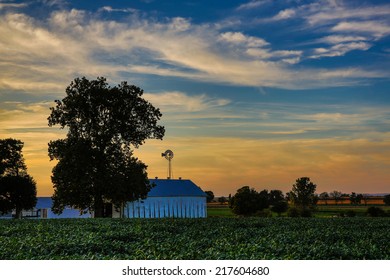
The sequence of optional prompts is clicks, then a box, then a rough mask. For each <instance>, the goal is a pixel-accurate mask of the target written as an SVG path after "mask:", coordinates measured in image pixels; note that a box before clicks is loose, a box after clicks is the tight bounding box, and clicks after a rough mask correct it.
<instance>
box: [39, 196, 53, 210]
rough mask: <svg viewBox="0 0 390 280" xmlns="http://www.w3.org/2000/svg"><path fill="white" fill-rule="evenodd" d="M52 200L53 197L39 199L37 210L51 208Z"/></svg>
mask: <svg viewBox="0 0 390 280" xmlns="http://www.w3.org/2000/svg"><path fill="white" fill-rule="evenodd" d="M51 206H52V200H51V197H37V205H36V206H35V208H37V209H43V208H51Z"/></svg>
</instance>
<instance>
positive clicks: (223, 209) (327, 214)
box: [207, 203, 390, 218]
mask: <svg viewBox="0 0 390 280" xmlns="http://www.w3.org/2000/svg"><path fill="white" fill-rule="evenodd" d="M370 206H371V205H368V206H364V205H351V204H345V205H317V207H316V209H315V210H314V211H313V216H314V217H321V218H331V217H335V216H343V215H345V214H346V213H347V212H348V211H353V212H354V214H355V215H356V216H357V217H365V216H366V211H367V209H368V208H369V207H370ZM376 206H377V207H380V208H381V209H383V210H384V211H385V212H388V213H390V206H385V205H376ZM207 215H208V217H235V215H234V214H233V213H232V211H231V209H230V208H229V207H228V205H227V204H225V205H220V204H219V203H213V204H208V208H207ZM272 215H273V216H274V217H276V216H277V215H276V214H275V213H272ZM282 216H286V213H283V214H282Z"/></svg>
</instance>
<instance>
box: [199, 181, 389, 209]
mask: <svg viewBox="0 0 390 280" xmlns="http://www.w3.org/2000/svg"><path fill="white" fill-rule="evenodd" d="M316 187H317V185H316V184H314V183H313V182H311V181H310V178H308V177H301V178H298V179H297V180H296V181H295V184H293V186H292V189H291V191H289V192H287V193H286V194H283V192H282V191H281V190H270V191H268V190H267V189H264V190H262V191H256V190H255V189H254V188H251V187H249V186H244V187H242V188H240V189H238V190H237V192H236V194H235V195H233V196H231V195H229V199H228V200H227V199H225V198H224V197H222V198H223V199H224V200H223V201H227V202H228V204H229V207H230V208H231V209H232V212H233V213H234V214H237V215H241V216H271V215H272V213H271V212H275V213H277V214H278V216H280V215H281V214H282V213H284V212H287V216H289V217H299V216H301V217H310V216H312V213H313V211H314V210H315V207H316V205H317V203H318V201H320V200H330V199H334V200H335V201H336V203H337V202H339V201H341V200H343V199H344V200H345V199H348V200H349V201H350V204H351V205H360V204H361V203H362V201H365V203H367V202H366V201H367V199H368V196H367V195H363V194H357V193H355V192H352V193H351V194H343V193H341V192H339V191H333V192H331V193H327V192H324V193H321V194H317V193H316V192H315V191H316ZM206 194H207V195H208V201H211V200H212V199H213V198H214V195H213V193H212V192H211V191H208V192H206ZM218 200H221V198H219V199H218ZM223 201H220V202H221V203H223ZM383 202H384V203H385V204H386V205H390V195H386V196H385V197H384V199H383ZM377 208H378V207H370V208H369V209H368V210H367V215H369V216H383V215H384V211H383V210H382V209H380V208H379V210H378V209H377ZM382 214H383V215H382Z"/></svg>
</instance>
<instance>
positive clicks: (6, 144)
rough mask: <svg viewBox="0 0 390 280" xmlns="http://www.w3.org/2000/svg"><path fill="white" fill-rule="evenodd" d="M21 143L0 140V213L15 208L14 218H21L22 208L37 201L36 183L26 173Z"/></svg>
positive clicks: (26, 207)
mask: <svg viewBox="0 0 390 280" xmlns="http://www.w3.org/2000/svg"><path fill="white" fill-rule="evenodd" d="M23 145H24V143H23V142H22V141H20V140H16V139H11V138H9V139H3V140H0V213H2V214H6V213H9V212H11V211H12V210H15V212H16V214H15V218H21V214H22V210H23V209H25V210H28V209H31V208H33V207H34V206H35V205H36V203H37V197H36V196H37V191H36V183H35V181H34V179H33V178H32V177H31V176H29V175H28V174H27V167H26V165H25V163H24V158H23V155H22V148H23Z"/></svg>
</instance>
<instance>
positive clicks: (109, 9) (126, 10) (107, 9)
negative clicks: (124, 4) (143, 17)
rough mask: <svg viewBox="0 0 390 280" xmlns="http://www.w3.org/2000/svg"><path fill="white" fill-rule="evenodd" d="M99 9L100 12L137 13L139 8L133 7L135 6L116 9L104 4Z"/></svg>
mask: <svg viewBox="0 0 390 280" xmlns="http://www.w3.org/2000/svg"><path fill="white" fill-rule="evenodd" d="M99 11H100V12H108V13H112V12H122V13H136V12H138V10H137V9H133V8H123V9H115V8H113V7H111V6H103V7H101V8H100V9H99Z"/></svg>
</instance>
